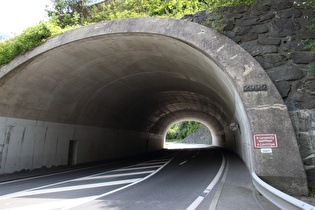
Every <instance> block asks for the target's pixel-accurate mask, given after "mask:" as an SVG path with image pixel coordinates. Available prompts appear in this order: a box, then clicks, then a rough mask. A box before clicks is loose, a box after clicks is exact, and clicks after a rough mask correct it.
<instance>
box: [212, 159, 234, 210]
mask: <svg viewBox="0 0 315 210" xmlns="http://www.w3.org/2000/svg"><path fill="white" fill-rule="evenodd" d="M228 171H229V161H228V160H227V161H226V169H225V171H224V174H223V177H222V179H221V182H220V185H219V187H218V189H217V191H216V192H215V194H214V196H213V199H212V201H211V204H210V207H209V210H215V209H216V207H217V205H218V201H219V198H220V195H221V192H222V189H223V185H224V183H225V180H226V177H227V174H228Z"/></svg>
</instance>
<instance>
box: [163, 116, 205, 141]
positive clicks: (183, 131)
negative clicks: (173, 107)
mask: <svg viewBox="0 0 315 210" xmlns="http://www.w3.org/2000/svg"><path fill="white" fill-rule="evenodd" d="M201 126H204V125H203V124H202V123H199V122H195V121H183V122H179V123H176V124H174V125H173V126H172V127H171V128H170V129H169V130H168V131H167V134H166V141H170V142H181V141H182V140H183V139H184V138H186V136H188V135H189V134H190V133H194V132H195V131H196V130H197V129H198V128H200V127H201Z"/></svg>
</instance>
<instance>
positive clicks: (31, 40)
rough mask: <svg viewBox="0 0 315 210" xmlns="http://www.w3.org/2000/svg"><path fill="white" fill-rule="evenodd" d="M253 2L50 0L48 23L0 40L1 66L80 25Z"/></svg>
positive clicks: (193, 11) (178, 13)
mask: <svg viewBox="0 0 315 210" xmlns="http://www.w3.org/2000/svg"><path fill="white" fill-rule="evenodd" d="M107 1H109V0H107ZM255 1H257V0H180V1H179V0H115V1H109V2H110V3H109V4H105V3H103V4H98V5H94V6H89V0H52V2H53V6H54V7H53V9H52V10H47V14H48V16H49V17H50V21H49V22H48V23H40V24H38V25H36V26H33V27H30V28H28V29H26V30H25V31H23V32H22V34H20V35H18V36H15V37H14V38H12V39H10V40H7V41H0V67H1V66H2V65H4V64H7V63H9V62H10V61H11V60H12V59H13V58H14V57H15V56H17V55H20V54H23V53H25V52H26V51H28V50H31V49H33V48H34V47H36V46H38V45H40V44H42V43H43V42H45V41H46V40H47V39H49V38H50V37H52V36H55V35H57V34H60V33H63V32H65V31H68V30H72V29H75V28H78V27H80V26H84V25H88V24H93V23H96V22H101V21H107V20H114V19H122V18H134V17H165V18H180V17H182V16H184V15H186V14H192V13H195V12H198V11H201V10H206V9H207V10H212V9H214V8H217V7H222V6H233V5H239V4H251V3H253V2H255Z"/></svg>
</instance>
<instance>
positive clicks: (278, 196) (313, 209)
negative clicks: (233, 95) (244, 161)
mask: <svg viewBox="0 0 315 210" xmlns="http://www.w3.org/2000/svg"><path fill="white" fill-rule="evenodd" d="M252 177H253V182H254V185H255V187H256V188H257V190H258V191H259V192H260V193H261V194H262V195H263V196H265V197H266V198H267V199H268V200H270V201H271V202H272V203H273V204H275V205H276V206H278V207H279V208H281V209H286V210H291V209H307V210H315V206H312V205H310V204H308V203H305V202H303V201H301V200H298V199H296V198H294V197H292V196H290V195H288V194H285V193H284V192H281V191H280V190H277V189H276V188H274V187H272V186H270V185H269V184H267V183H266V182H264V181H263V180H261V179H260V178H259V177H258V176H257V175H256V173H255V172H252Z"/></svg>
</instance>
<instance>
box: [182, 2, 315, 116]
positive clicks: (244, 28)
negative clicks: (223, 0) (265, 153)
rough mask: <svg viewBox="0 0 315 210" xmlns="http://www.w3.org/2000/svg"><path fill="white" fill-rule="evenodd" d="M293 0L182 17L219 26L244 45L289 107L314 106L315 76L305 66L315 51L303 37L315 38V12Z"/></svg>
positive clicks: (314, 58)
mask: <svg viewBox="0 0 315 210" xmlns="http://www.w3.org/2000/svg"><path fill="white" fill-rule="evenodd" d="M293 2H294V1H293V0H260V1H257V2H256V3H254V4H252V5H250V6H247V5H239V6H236V7H224V8H218V9H217V11H214V12H212V13H210V12H207V11H201V12H198V13H196V14H194V15H186V16H184V17H183V18H182V19H184V20H188V21H192V22H196V23H200V24H202V25H205V26H208V27H210V28H213V29H216V30H219V31H220V32H222V33H224V34H225V35H226V36H227V37H229V38H230V39H232V40H233V41H235V42H236V43H238V44H239V45H241V46H242V47H243V48H244V49H245V50H246V51H247V52H248V53H250V54H251V55H252V56H253V57H254V58H255V59H256V60H257V61H258V62H259V63H260V64H261V66H262V67H263V68H264V69H265V70H266V72H267V73H268V75H269V76H270V78H271V80H272V81H273V82H274V84H275V85H276V87H277V88H278V90H279V92H280V94H281V96H282V97H283V99H284V101H285V103H286V105H287V106H288V109H289V110H291V111H293V110H300V109H313V108H315V88H314V87H315V79H314V78H313V73H310V72H307V71H304V70H305V69H307V68H308V65H315V52H314V51H308V50H305V48H304V46H303V45H302V44H301V40H303V39H307V38H315V31H314V30H309V29H308V27H307V26H308V25H310V20H311V19H312V17H314V16H315V12H312V11H309V10H303V9H301V8H300V7H298V6H297V5H296V4H294V3H293Z"/></svg>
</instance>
